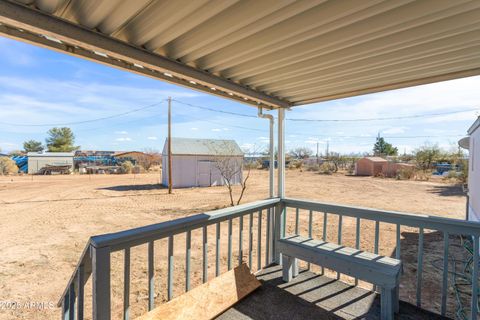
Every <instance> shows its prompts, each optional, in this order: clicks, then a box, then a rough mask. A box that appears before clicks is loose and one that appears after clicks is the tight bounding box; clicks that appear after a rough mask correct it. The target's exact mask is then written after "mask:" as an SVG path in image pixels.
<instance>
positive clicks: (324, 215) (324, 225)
mask: <svg viewBox="0 0 480 320" xmlns="http://www.w3.org/2000/svg"><path fill="white" fill-rule="evenodd" d="M327 222H328V213H326V212H324V213H323V234H322V240H323V241H327ZM324 273H325V268H324V267H322V271H321V272H320V275H322V276H323V274H324Z"/></svg>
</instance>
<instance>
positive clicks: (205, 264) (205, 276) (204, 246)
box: [202, 226, 208, 283]
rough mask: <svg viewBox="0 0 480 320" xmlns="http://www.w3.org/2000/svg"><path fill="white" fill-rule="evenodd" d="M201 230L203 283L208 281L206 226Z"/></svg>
mask: <svg viewBox="0 0 480 320" xmlns="http://www.w3.org/2000/svg"><path fill="white" fill-rule="evenodd" d="M202 230H203V276H202V280H203V283H205V282H207V281H208V252H207V249H208V234H207V231H208V230H207V226H204V227H203V228H202Z"/></svg>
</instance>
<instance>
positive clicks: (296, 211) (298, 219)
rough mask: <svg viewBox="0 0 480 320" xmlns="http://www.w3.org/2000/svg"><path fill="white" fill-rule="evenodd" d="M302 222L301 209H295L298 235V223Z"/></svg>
mask: <svg viewBox="0 0 480 320" xmlns="http://www.w3.org/2000/svg"><path fill="white" fill-rule="evenodd" d="M299 222H300V209H298V208H296V209H295V234H297V235H298V225H299Z"/></svg>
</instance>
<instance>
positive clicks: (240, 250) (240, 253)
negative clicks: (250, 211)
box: [238, 216, 243, 265]
mask: <svg viewBox="0 0 480 320" xmlns="http://www.w3.org/2000/svg"><path fill="white" fill-rule="evenodd" d="M242 261H243V216H240V217H239V224H238V265H241V264H242Z"/></svg>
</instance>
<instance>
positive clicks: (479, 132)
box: [468, 117, 480, 221]
mask: <svg viewBox="0 0 480 320" xmlns="http://www.w3.org/2000/svg"><path fill="white" fill-rule="evenodd" d="M479 128H480V117H479V118H477V121H475V123H474V124H473V125H472V126H471V127H470V129H468V134H469V136H470V137H469V140H470V143H469V148H468V150H469V152H468V153H469V161H468V195H469V200H468V220H472V221H480V154H479V153H480V129H479Z"/></svg>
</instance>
